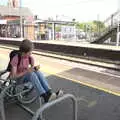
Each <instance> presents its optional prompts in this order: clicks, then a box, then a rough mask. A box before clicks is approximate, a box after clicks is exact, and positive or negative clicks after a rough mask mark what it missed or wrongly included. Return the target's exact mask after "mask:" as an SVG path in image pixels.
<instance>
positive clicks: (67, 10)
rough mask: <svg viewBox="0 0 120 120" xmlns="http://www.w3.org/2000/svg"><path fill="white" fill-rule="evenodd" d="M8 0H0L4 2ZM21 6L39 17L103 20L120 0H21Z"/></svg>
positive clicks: (0, 2)
mask: <svg viewBox="0 0 120 120" xmlns="http://www.w3.org/2000/svg"><path fill="white" fill-rule="evenodd" d="M6 1H8V0H0V4H2V5H3V4H6ZM21 1H22V6H24V7H29V8H30V9H31V11H33V13H34V14H37V15H38V16H39V18H41V19H46V18H48V17H53V18H54V19H56V17H57V19H68V20H71V19H73V18H75V19H76V20H77V21H81V22H83V21H91V20H97V19H99V20H105V19H106V18H107V17H108V16H109V15H110V14H112V13H114V12H115V11H117V9H118V1H120V0H21Z"/></svg>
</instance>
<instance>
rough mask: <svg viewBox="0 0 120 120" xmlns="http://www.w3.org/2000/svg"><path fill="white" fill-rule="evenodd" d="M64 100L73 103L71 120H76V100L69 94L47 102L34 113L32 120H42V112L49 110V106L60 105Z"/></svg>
mask: <svg viewBox="0 0 120 120" xmlns="http://www.w3.org/2000/svg"><path fill="white" fill-rule="evenodd" d="M65 99H71V100H72V101H73V108H74V113H73V114H74V116H73V120H77V100H76V98H75V97H74V96H73V95H71V94H66V95H64V96H62V97H60V98H58V99H56V100H54V101H52V102H49V103H47V104H45V105H43V106H42V107H40V108H39V109H38V110H37V111H36V113H35V114H34V116H33V118H32V120H38V118H39V117H40V120H43V116H42V113H43V111H45V110H46V109H48V108H50V107H51V106H54V105H55V104H58V103H60V102H61V101H63V100H65Z"/></svg>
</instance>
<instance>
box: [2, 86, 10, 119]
mask: <svg viewBox="0 0 120 120" xmlns="http://www.w3.org/2000/svg"><path fill="white" fill-rule="evenodd" d="M10 87H11V85H9V86H8V87H6V88H4V89H3V91H2V92H1V93H0V112H1V117H2V120H5V110H4V96H5V92H6V91H7V89H9V88H10Z"/></svg>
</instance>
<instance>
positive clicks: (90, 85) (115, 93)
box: [0, 55, 120, 96]
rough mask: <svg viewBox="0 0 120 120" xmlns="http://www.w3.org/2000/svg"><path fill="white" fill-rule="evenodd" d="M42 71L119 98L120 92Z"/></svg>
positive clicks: (45, 70)
mask: <svg viewBox="0 0 120 120" xmlns="http://www.w3.org/2000/svg"><path fill="white" fill-rule="evenodd" d="M0 56H2V57H3V56H4V59H5V58H6V57H7V56H5V55H0ZM40 70H41V69H40ZM42 71H43V72H46V73H48V74H52V75H55V76H58V77H60V78H64V79H66V80H69V81H72V82H75V83H78V84H82V85H84V86H88V87H91V88H94V89H98V90H101V91H104V92H106V93H109V94H112V95H116V96H120V92H114V91H112V90H108V89H106V88H102V87H98V86H95V85H92V84H89V83H85V82H82V81H79V80H75V79H72V78H68V77H65V76H62V75H59V74H57V73H56V72H55V71H54V72H53V71H52V70H48V69H44V67H43V69H42Z"/></svg>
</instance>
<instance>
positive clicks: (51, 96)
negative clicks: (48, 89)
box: [48, 93, 56, 102]
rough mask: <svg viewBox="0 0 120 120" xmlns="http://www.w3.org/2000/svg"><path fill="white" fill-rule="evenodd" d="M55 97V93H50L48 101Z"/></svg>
mask: <svg viewBox="0 0 120 120" xmlns="http://www.w3.org/2000/svg"><path fill="white" fill-rule="evenodd" d="M55 99H56V94H55V93H52V94H51V95H50V97H49V99H48V102H50V101H52V100H55Z"/></svg>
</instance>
